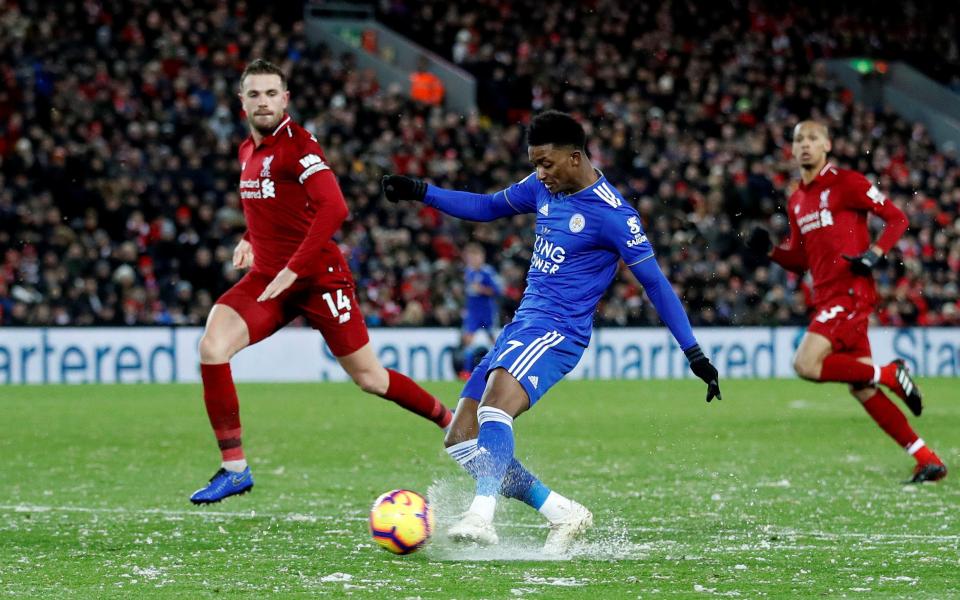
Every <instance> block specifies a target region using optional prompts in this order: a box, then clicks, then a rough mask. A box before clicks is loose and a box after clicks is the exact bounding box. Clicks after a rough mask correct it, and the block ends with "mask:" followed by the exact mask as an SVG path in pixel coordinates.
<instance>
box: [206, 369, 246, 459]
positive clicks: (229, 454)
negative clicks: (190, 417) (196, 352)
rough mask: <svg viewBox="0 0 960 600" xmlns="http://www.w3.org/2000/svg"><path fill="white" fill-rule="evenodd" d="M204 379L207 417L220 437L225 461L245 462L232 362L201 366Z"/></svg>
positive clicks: (219, 443)
mask: <svg viewBox="0 0 960 600" xmlns="http://www.w3.org/2000/svg"><path fill="white" fill-rule="evenodd" d="M200 377H201V379H203V403H204V404H205V405H206V406H207V416H208V417H209V418H210V425H212V426H213V433H214V435H216V436H217V444H218V445H219V446H220V454H221V455H222V456H223V460H224V461H228V460H243V459H244V456H243V446H242V445H241V443H240V403H239V401H238V400H237V389H236V388H235V387H234V386H233V375H232V374H231V373H230V363H222V364H219V365H204V364H201V365H200Z"/></svg>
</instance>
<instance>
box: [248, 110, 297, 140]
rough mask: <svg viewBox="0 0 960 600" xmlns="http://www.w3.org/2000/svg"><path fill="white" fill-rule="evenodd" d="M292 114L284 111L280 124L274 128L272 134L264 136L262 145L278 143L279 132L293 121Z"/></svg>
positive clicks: (251, 137)
mask: <svg viewBox="0 0 960 600" xmlns="http://www.w3.org/2000/svg"><path fill="white" fill-rule="evenodd" d="M291 122H292V121H291V119H290V115H288V114H287V113H283V117H282V118H281V119H280V124H279V125H277V128H276V129H274V130H273V133H271V134H270V135H267V136H264V137H263V139H262V140H261V141H260V145H261V146H272V145H274V144H276V143H277V137H278V134H279V133H280V132H281V131H282V130H283V128H284V127H286V126H287V125H289V124H290V123H291ZM249 140H250V143H254V142H253V134H251V135H250V137H249Z"/></svg>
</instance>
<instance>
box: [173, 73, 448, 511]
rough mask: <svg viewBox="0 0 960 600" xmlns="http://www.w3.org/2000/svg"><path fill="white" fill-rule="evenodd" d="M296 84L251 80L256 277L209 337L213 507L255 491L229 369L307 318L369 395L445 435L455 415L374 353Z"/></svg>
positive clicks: (196, 497) (223, 301) (232, 299)
mask: <svg viewBox="0 0 960 600" xmlns="http://www.w3.org/2000/svg"><path fill="white" fill-rule="evenodd" d="M289 99H290V92H289V91H287V86H286V78H285V77H284V75H283V72H282V71H281V70H280V69H279V68H278V67H276V66H274V65H272V64H271V63H269V62H267V61H264V60H255V61H253V62H251V63H250V64H249V65H248V66H247V68H246V69H245V70H244V72H243V75H242V76H241V78H240V101H241V103H242V105H243V110H244V111H245V113H246V117H247V122H248V123H249V125H250V137H249V138H247V139H246V140H245V141H244V142H243V144H241V146H240V153H239V154H240V156H239V159H240V169H241V175H240V199H241V202H242V204H243V213H244V215H245V217H246V220H247V231H246V233H245V234H244V236H243V239H242V240H241V241H240V243H238V244H237V247H236V249H235V250H234V253H233V264H234V266H235V267H237V268H240V269H243V268H250V272H249V273H247V274H246V275H245V276H244V277H243V278H242V279H241V280H240V281H238V282H237V283H236V285H234V286H233V287H232V288H230V289H229V290H227V292H226V293H224V294H223V295H222V296H221V297H220V298H219V299H218V300H217V302H216V304H215V305H214V307H213V308H212V309H211V311H210V315H209V316H208V318H207V326H206V330H205V331H204V333H203V337H201V338H200V373H201V378H202V380H203V399H204V403H205V404H206V408H207V415H208V416H209V417H210V424H211V425H212V426H213V431H214V434H215V435H216V438H217V442H218V444H219V446H220V452H221V455H222V458H223V463H222V465H221V468H220V469H219V470H218V471H217V473H216V474H214V476H213V478H212V479H211V480H210V483H209V484H208V485H207V486H206V487H204V488H202V489H200V490H197V492H195V493H194V494H193V495H192V496H191V497H190V500H191V502H193V503H195V504H207V503H211V502H219V501H220V500H222V499H224V498H226V497H228V496H232V495H234V494H242V493H244V492H246V491H248V490H250V489H251V488H252V487H253V478H252V476H251V474H250V468H249V466H248V465H247V462H246V459H245V457H244V453H243V447H242V445H241V442H240V411H239V404H238V401H237V392H236V389H235V388H234V385H233V377H232V375H231V372H230V362H229V361H230V359H231V358H232V357H233V355H235V354H236V353H237V352H239V351H240V350H242V349H243V348H246V347H247V346H249V345H251V344H255V343H257V342H259V341H260V340H262V339H264V338H266V337H268V336H270V335H272V334H273V333H274V332H275V331H277V330H278V329H280V328H281V327H283V326H284V325H286V324H287V323H289V322H290V321H291V320H292V319H294V318H295V317H297V316H303V317H304V318H306V320H307V322H308V323H309V324H310V326H311V327H313V328H314V329H318V330H319V331H320V333H321V334H322V335H323V338H324V340H326V342H327V345H328V346H329V347H330V351H331V352H332V353H333V355H334V356H336V357H337V360H338V361H339V362H340V365H341V366H342V367H343V368H344V370H345V371H346V372H347V373H348V374H349V375H350V377H351V378H352V379H353V381H354V382H356V383H357V385H359V386H360V387H361V388H362V389H363V390H364V391H365V392H369V393H371V394H377V395H378V396H381V397H383V398H386V399H388V400H392V401H394V402H396V403H397V404H399V405H400V406H402V407H404V408H406V409H407V410H409V411H412V412H414V413H416V414H418V415H420V416H422V417H424V418H427V419H430V420H431V421H433V422H434V423H436V424H437V425H439V426H440V427H443V428H446V427H447V425H449V423H450V419H451V413H450V411H449V410H448V409H447V408H446V407H445V406H443V405H442V404H440V402H439V401H438V400H437V399H436V398H434V397H433V396H431V395H430V394H429V393H427V392H426V391H425V390H423V388H421V387H420V386H418V385H417V384H416V383H414V382H413V381H412V380H411V379H409V378H408V377H406V376H404V375H401V374H400V373H397V372H396V371H393V370H390V369H385V368H384V367H383V366H382V365H381V364H380V362H379V361H378V360H377V358H376V356H375V355H374V353H373V349H372V348H371V346H370V343H369V336H368V334H367V328H366V325H365V324H364V321H363V316H362V315H361V314H360V312H359V303H358V302H357V299H356V296H355V294H354V284H353V278H352V277H351V275H350V270H349V268H348V267H347V264H346V262H345V261H344V258H343V255H342V254H341V253H340V250H339V248H338V247H337V245H336V244H335V243H334V242H333V241H332V239H331V237H332V236H333V234H334V233H335V232H336V231H337V230H338V229H339V228H340V225H341V223H343V221H344V219H346V217H347V205H346V203H345V202H344V199H343V195H342V194H341V192H340V187H339V185H338V184H337V179H336V177H335V176H334V175H333V171H331V170H330V167H329V166H327V162H326V158H325V157H324V154H323V150H321V149H320V145H319V144H318V143H317V140H316V139H315V138H314V137H313V136H312V135H311V134H310V133H309V132H308V131H306V130H305V129H303V128H302V127H300V126H299V125H297V124H296V123H294V122H293V121H292V120H291V119H290V116H289V115H288V114H287V113H286V108H287V103H288V102H289Z"/></svg>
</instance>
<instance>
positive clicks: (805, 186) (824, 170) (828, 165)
mask: <svg viewBox="0 0 960 600" xmlns="http://www.w3.org/2000/svg"><path fill="white" fill-rule="evenodd" d="M831 169H835V167H834V166H833V163H832V162H830V161H829V160H828V161H827V163H826V164H825V165H823V168H822V169H820V172H819V173H817V176H816V177H814V178H813V179H811V180H810V183H804V182H803V181H802V180H801V181H800V189H803V190H806V189H809V188H811V187H813V186H814V185H816V184H817V182H818V181H819V180H820V179H821V178H822V177H823V176H824V175H826V174H827V173H828V172H829V171H830V170H831Z"/></svg>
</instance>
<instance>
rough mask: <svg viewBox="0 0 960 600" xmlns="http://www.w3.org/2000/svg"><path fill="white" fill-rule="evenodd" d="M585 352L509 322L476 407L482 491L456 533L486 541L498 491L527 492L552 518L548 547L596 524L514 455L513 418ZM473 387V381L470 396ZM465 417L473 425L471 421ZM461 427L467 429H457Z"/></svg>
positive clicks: (562, 544)
mask: <svg viewBox="0 0 960 600" xmlns="http://www.w3.org/2000/svg"><path fill="white" fill-rule="evenodd" d="M513 325H516V323H515V324H513ZM583 350H584V348H583V347H582V346H580V345H579V344H577V343H574V342H571V341H569V340H566V338H565V336H563V335H561V334H559V333H558V332H557V331H550V330H548V329H546V328H542V327H536V326H528V327H522V326H521V327H516V326H514V327H510V326H508V329H505V330H504V332H503V334H501V336H500V338H499V339H498V340H497V343H496V344H495V346H494V348H493V350H491V352H490V353H489V355H488V357H485V358H484V361H483V363H481V365H482V366H483V367H484V370H485V372H487V373H489V375H488V379H487V381H486V385H485V387H484V391H483V395H482V402H481V403H480V405H479V406H478V408H477V410H476V415H477V417H476V418H477V423H478V427H477V431H478V435H477V450H476V451H475V452H476V458H475V464H473V465H471V466H472V467H474V469H475V470H473V472H472V474H473V475H474V476H475V477H476V479H477V487H476V490H477V491H476V496H475V498H474V501H473V503H472V504H471V506H470V508H469V509H468V511H467V513H466V514H465V515H464V517H463V519H462V520H461V522H460V523H458V524H456V525H454V526H453V527H451V529H450V534H451V536H452V537H454V538H455V539H463V540H469V541H484V540H483V539H482V537H483V534H484V530H485V529H487V528H489V529H490V530H492V520H493V512H494V509H495V507H496V494H497V492H498V491H500V492H501V493H504V494H505V495H510V496H513V497H520V496H521V494H523V495H524V501H527V503H528V504H531V506H535V507H536V508H537V509H538V510H539V511H540V512H541V513H542V514H544V516H546V517H547V518H548V519H549V520H550V522H551V536H550V537H549V538H548V546H545V550H554V551H557V552H563V551H565V550H566V549H567V548H568V547H569V544H570V543H571V542H572V540H573V539H574V537H575V536H576V535H578V534H579V533H580V532H582V531H583V530H585V529H586V528H587V527H589V526H590V525H591V524H592V520H593V516H592V515H591V514H590V511H588V510H587V509H586V508H584V507H582V506H580V505H579V504H577V503H576V502H573V501H572V500H569V499H567V498H564V497H563V496H560V495H559V494H557V493H555V492H551V491H550V490H549V488H547V487H546V486H544V485H543V484H542V483H540V482H539V480H537V479H536V478H535V477H533V476H532V475H530V474H529V471H526V469H523V468H522V465H520V463H519V462H517V461H516V459H515V458H514V456H513V445H514V444H513V419H514V418H515V417H517V416H518V415H520V414H521V413H522V412H524V411H526V410H527V409H528V408H529V407H530V406H532V405H533V404H535V403H536V402H537V401H538V400H539V398H540V397H542V395H543V394H544V393H546V391H547V390H549V389H550V387H552V386H553V385H554V384H555V383H556V382H557V381H559V380H560V379H561V378H562V377H563V376H564V375H566V374H567V373H568V372H569V371H570V370H571V369H573V367H575V366H576V364H577V362H578V361H579V360H580V357H581V356H582V354H583ZM487 361H489V362H487ZM491 367H492V368H491ZM469 390H470V383H469V382H468V385H467V387H466V388H465V395H469V394H468V392H469ZM466 406H469V405H466ZM465 420H466V422H467V425H470V423H469V421H470V419H465ZM461 422H463V419H462V421H461ZM458 424H459V423H458ZM462 429H466V427H457V430H458V431H460V430H462ZM508 478H509V479H508Z"/></svg>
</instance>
